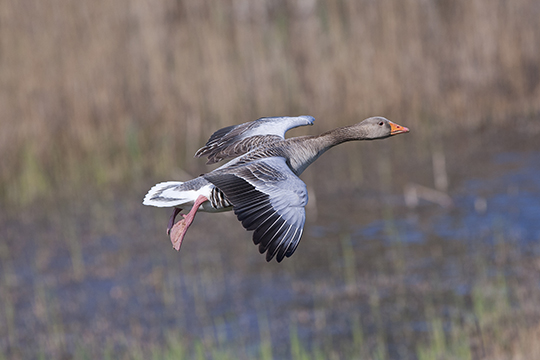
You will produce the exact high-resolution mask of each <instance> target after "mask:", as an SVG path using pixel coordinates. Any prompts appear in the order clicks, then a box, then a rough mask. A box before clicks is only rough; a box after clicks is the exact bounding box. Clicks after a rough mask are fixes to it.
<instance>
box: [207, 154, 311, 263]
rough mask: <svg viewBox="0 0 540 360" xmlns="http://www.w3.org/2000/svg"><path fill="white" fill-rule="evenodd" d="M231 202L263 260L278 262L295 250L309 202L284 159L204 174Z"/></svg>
mask: <svg viewBox="0 0 540 360" xmlns="http://www.w3.org/2000/svg"><path fill="white" fill-rule="evenodd" d="M204 178H205V179H206V180H208V181H210V182H211V183H213V184H214V185H215V186H216V187H217V188H219V189H220V190H221V191H222V192H223V193H224V194H225V196H226V197H227V199H228V200H229V201H230V202H231V203H232V204H233V210H234V213H235V214H236V216H237V218H238V220H239V221H240V222H241V223H242V225H243V226H244V228H245V229H246V230H254V233H253V242H254V243H255V244H258V245H259V251H260V252H261V253H264V252H266V260H267V261H270V260H271V259H272V258H274V256H276V255H277V261H278V262H280V261H281V260H283V258H284V257H285V256H287V257H289V256H291V255H292V254H293V253H294V250H296V247H297V246H298V242H299V241H300V237H301V234H302V229H303V227H304V223H305V219H306V215H305V209H304V207H305V206H306V204H307V202H308V195H307V188H306V185H305V184H304V182H303V181H302V180H300V178H298V177H297V176H296V175H295V174H294V173H293V172H292V171H291V169H290V168H289V167H288V165H287V163H286V160H285V158H283V157H271V158H265V159H260V160H257V161H253V162H250V163H249V164H242V165H239V166H234V167H227V168H224V169H223V170H222V171H220V170H219V169H218V170H216V171H213V172H211V173H209V174H206V175H204Z"/></svg>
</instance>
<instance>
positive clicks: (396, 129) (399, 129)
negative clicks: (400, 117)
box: [390, 121, 409, 135]
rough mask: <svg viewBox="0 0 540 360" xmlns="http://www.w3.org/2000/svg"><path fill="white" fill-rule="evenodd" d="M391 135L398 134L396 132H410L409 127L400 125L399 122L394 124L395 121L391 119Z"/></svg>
mask: <svg viewBox="0 0 540 360" xmlns="http://www.w3.org/2000/svg"><path fill="white" fill-rule="evenodd" d="M390 129H391V130H390V135H396V134H401V133H407V132H409V129H408V128H406V127H405V126H401V125H398V124H394V123H393V122H391V121H390Z"/></svg>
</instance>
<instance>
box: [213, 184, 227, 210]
mask: <svg viewBox="0 0 540 360" xmlns="http://www.w3.org/2000/svg"><path fill="white" fill-rule="evenodd" d="M208 200H209V201H210V205H212V207H213V208H214V209H225V208H228V207H231V206H232V203H231V202H230V201H229V199H227V197H226V196H225V194H224V193H223V191H221V190H219V189H218V188H217V187H213V188H212V191H211V192H210V197H209V198H208Z"/></svg>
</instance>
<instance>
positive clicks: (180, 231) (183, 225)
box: [170, 195, 208, 251]
mask: <svg viewBox="0 0 540 360" xmlns="http://www.w3.org/2000/svg"><path fill="white" fill-rule="evenodd" d="M205 201H208V199H207V198H206V197H205V196H202V195H199V197H198V198H197V200H195V203H194V204H193V207H192V208H191V210H190V212H189V213H188V214H187V215H184V214H182V216H183V217H184V219H182V220H180V221H179V222H177V223H176V224H174V226H173V227H172V229H171V231H170V235H171V242H172V244H173V248H174V249H175V250H177V251H178V250H180V246H181V245H182V240H184V236H185V235H186V232H187V230H188V229H189V226H190V225H191V223H192V222H193V219H194V218H195V214H196V213H197V210H199V206H201V204H202V203H203V202H205ZM175 216H176V215H175ZM173 222H174V219H173Z"/></svg>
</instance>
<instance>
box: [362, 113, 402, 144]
mask: <svg viewBox="0 0 540 360" xmlns="http://www.w3.org/2000/svg"><path fill="white" fill-rule="evenodd" d="M353 128H356V130H358V132H359V133H360V135H361V137H362V139H365V140H374V139H384V138H387V137H389V136H392V135H397V134H402V133H406V132H409V129H408V128H406V127H405V126H401V125H398V124H396V123H393V122H392V121H390V120H388V119H386V118H384V117H382V116H374V117H370V118H368V119H366V120H364V121H362V122H360V123H358V124H356V125H353Z"/></svg>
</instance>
